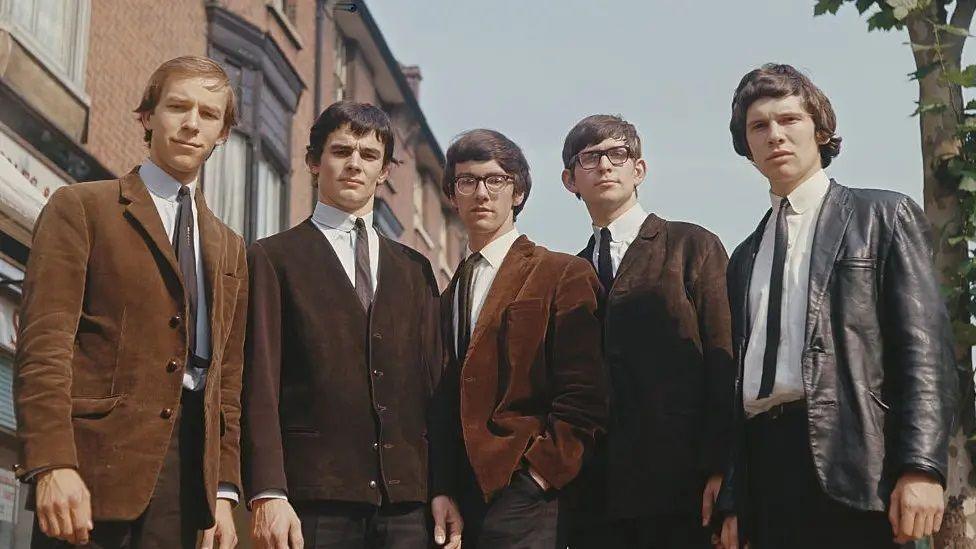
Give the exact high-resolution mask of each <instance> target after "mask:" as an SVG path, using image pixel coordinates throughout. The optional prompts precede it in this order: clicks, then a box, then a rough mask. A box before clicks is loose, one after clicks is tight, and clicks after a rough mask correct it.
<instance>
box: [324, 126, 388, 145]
mask: <svg viewBox="0 0 976 549" xmlns="http://www.w3.org/2000/svg"><path fill="white" fill-rule="evenodd" d="M325 142H326V144H328V145H348V146H351V147H355V146H358V147H361V148H372V149H377V150H382V149H383V142H382V141H380V136H379V134H377V133H376V131H371V132H366V133H365V134H363V135H356V134H355V133H353V131H352V127H351V126H350V125H349V124H343V125H341V126H339V127H338V128H336V129H335V130H334V131H333V132H332V133H330V134H329V137H328V138H327V139H326V140H325Z"/></svg>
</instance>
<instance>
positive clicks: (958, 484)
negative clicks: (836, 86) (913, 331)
mask: <svg viewBox="0 0 976 549" xmlns="http://www.w3.org/2000/svg"><path fill="white" fill-rule="evenodd" d="M972 3H973V0H968V1H967V0H959V1H958V2H957V3H956V4H957V5H956V10H955V13H954V14H953V16H952V19H951V23H952V24H953V25H957V26H960V27H963V28H967V29H968V28H969V24H970V21H971V19H972V7H973V6H972V5H971V4H972ZM926 18H927V19H928V21H926ZM947 19H948V17H947V14H946V9H945V6H944V3H943V2H931V3H930V4H929V6H928V7H927V8H925V9H924V11H923V12H922V13H915V14H913V15H911V16H909V18H908V19H907V20H906V25H907V27H908V35H909V37H910V39H911V42H912V44H916V45H922V46H926V45H932V44H934V43H935V40H936V36H935V31H934V29H933V27H932V25H931V21H935V22H938V23H940V24H945V23H947V22H950V21H947ZM938 38H939V39H940V40H941V43H942V45H943V49H942V51H943V57H942V60H941V62H942V63H944V67H943V68H945V69H946V70H958V69H959V65H960V61H961V58H962V46H963V44H964V41H965V37H959V36H955V35H950V34H948V33H941V34H940V36H939V37H938ZM914 56H915V65H916V67H917V68H923V67H927V66H929V65H931V64H932V63H935V62H940V59H939V58H938V56H937V54H936V51H935V50H933V49H921V48H916V49H915V51H914ZM942 74H943V73H942V71H941V70H936V71H932V72H930V73H929V74H928V75H927V76H925V77H924V78H922V79H920V80H919V101H920V103H921V104H932V103H936V102H940V103H943V104H945V105H947V106H948V108H947V109H945V110H943V111H941V112H927V113H924V114H922V115H920V116H919V125H920V130H921V138H922V139H921V141H922V169H923V205H924V208H925V213H926V215H927V217H928V219H929V222H930V223H931V224H932V229H933V235H934V237H935V241H936V242H935V244H936V246H935V249H936V253H935V266H936V269H937V270H938V272H939V275H940V280H942V282H943V283H946V282H949V283H954V278H953V277H952V274H953V273H955V271H956V269H957V266H958V265H959V264H960V263H961V262H962V261H963V260H964V259H965V258H966V256H967V250H966V246H965V245H957V246H949V245H948V243H947V242H946V240H945V235H946V234H947V232H950V231H953V230H958V228H959V227H960V208H959V198H958V196H957V185H958V183H957V182H956V181H954V180H952V179H951V178H949V177H946V176H945V175H944V171H942V170H940V169H939V168H940V166H941V165H942V163H943V162H944V161H945V160H946V159H947V158H948V157H951V156H954V155H956V154H957V153H958V151H959V146H960V143H959V139H958V137H957V134H956V127H957V124H958V123H959V120H960V118H959V117H960V114H961V113H962V109H963V101H962V93H961V89H960V88H959V86H956V85H948V84H947V83H945V82H941V81H940V80H939V79H940V77H941V76H942ZM940 176H941V177H940ZM967 292H968V289H967ZM947 305H948V307H949V315H950V317H951V319H952V320H953V321H956V320H962V321H964V322H969V313H968V311H967V295H963V296H962V297H961V298H960V299H958V300H954V301H953V302H950V303H948V304H947ZM970 353H971V350H970V347H968V346H965V345H956V360H957V361H959V363H960V364H971V361H972V359H971V355H970ZM954 373H955V372H954ZM965 442H966V434H965V433H964V432H963V431H962V430H961V429H960V431H959V432H957V433H956V434H955V435H954V436H953V438H952V439H951V440H950V447H949V475H948V478H947V479H946V481H947V485H948V486H947V494H948V503H947V505H946V512H945V517H944V519H943V523H942V529H941V531H940V532H939V533H938V534H937V535H936V536H935V539H934V542H935V543H934V546H935V547H936V548H940V549H941V548H946V549H965V548H976V492H974V489H973V487H972V486H971V485H970V482H969V476H970V471H971V470H972V461H971V457H970V455H969V452H968V451H967V449H966V445H965Z"/></svg>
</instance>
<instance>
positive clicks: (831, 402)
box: [719, 64, 958, 549]
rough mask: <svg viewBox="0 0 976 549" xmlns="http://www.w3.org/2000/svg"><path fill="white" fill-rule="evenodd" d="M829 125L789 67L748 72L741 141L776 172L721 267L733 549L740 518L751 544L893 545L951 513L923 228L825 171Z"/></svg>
mask: <svg viewBox="0 0 976 549" xmlns="http://www.w3.org/2000/svg"><path fill="white" fill-rule="evenodd" d="M835 128H836V118H835V116H834V112H833V109H832V108H831V106H830V101H829V100H828V99H827V97H826V96H824V94H823V92H821V91H820V90H819V89H818V88H817V87H816V86H814V84H813V83H812V82H811V81H810V80H809V79H808V78H807V77H806V76H804V75H803V74H801V73H799V72H798V71H797V70H796V69H794V68H793V67H791V66H789V65H772V64H770V65H765V66H763V67H762V68H760V69H756V70H754V71H751V72H750V73H748V74H746V76H745V77H744V78H743V79H742V81H741V82H740V83H739V87H738V88H737V89H736V92H735V97H734V99H733V101H732V121H731V124H730V129H731V131H732V140H733V144H734V146H735V150H736V152H737V153H739V154H740V155H742V156H745V157H746V158H748V159H750V160H751V161H752V162H753V164H755V166H756V168H757V169H759V171H760V172H761V173H762V174H763V175H764V176H765V177H766V178H767V179H768V180H769V185H770V199H771V203H772V209H771V210H770V211H769V212H768V213H767V214H766V217H765V218H764V219H763V221H762V222H761V223H760V225H759V228H758V229H757V230H756V231H755V232H754V233H753V234H752V235H750V236H749V237H748V238H747V239H746V240H745V242H743V243H742V244H740V245H739V247H738V248H736V250H735V252H733V254H732V258H731V260H730V262H729V268H728V285H729V301H730V304H731V307H732V328H733V329H732V338H733V339H732V342H733V348H734V349H735V356H736V359H737V364H738V367H739V377H738V385H737V395H736V396H737V401H736V403H737V405H736V407H735V410H734V411H735V414H736V416H737V421H736V424H737V430H736V436H737V438H736V444H735V451H734V456H735V457H734V464H733V466H732V468H731V470H730V472H729V473H727V474H726V477H725V484H724V485H723V489H722V493H721V494H720V497H719V508H720V509H721V511H722V512H724V513H729V514H730V515H729V516H727V518H726V519H725V522H724V527H723V532H722V542H723V544H724V545H725V547H728V548H735V547H737V546H738V527H739V520H737V517H738V518H741V519H742V526H743V537H745V538H748V539H747V540H745V541H749V542H750V543H751V545H752V547H754V548H756V549H767V548H772V549H776V548H790V549H793V548H803V547H858V548H871V549H873V548H879V547H896V546H897V545H896V544H897V543H904V542H906V541H908V540H912V539H919V538H921V537H923V536H927V535H930V534H931V533H932V532H933V531H936V530H938V528H939V525H940V523H941V520H942V511H943V507H944V504H943V489H944V486H945V481H946V467H947V457H948V456H947V453H948V452H947V446H948V438H949V436H950V433H951V429H952V424H953V417H952V416H953V412H954V409H955V403H956V399H957V394H956V393H957V382H958V381H957V379H956V375H955V373H954V371H953V352H952V345H951V341H950V337H949V333H948V317H947V314H946V310H945V307H944V306H943V304H942V298H941V297H940V295H939V286H938V282H937V280H936V276H935V272H934V269H933V266H932V248H931V244H930V236H931V235H930V233H929V229H928V224H927V223H926V220H925V215H924V214H923V212H922V210H921V209H920V208H919V207H918V206H917V205H916V204H915V203H914V202H913V201H912V200H911V199H910V198H908V197H906V196H904V195H901V194H898V193H893V192H888V191H877V190H866V189H851V188H848V187H844V186H842V185H839V184H838V183H837V182H835V181H833V180H829V179H828V178H827V176H826V175H825V174H824V172H823V168H825V167H826V166H827V165H828V164H830V161H831V159H832V158H833V157H835V156H837V154H838V153H839V152H840V138H839V137H837V136H836V135H835V133H834V132H835ZM885 511H887V516H886V515H885Z"/></svg>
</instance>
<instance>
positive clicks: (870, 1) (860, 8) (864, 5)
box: [857, 0, 877, 15]
mask: <svg viewBox="0 0 976 549" xmlns="http://www.w3.org/2000/svg"><path fill="white" fill-rule="evenodd" d="M876 3H877V2H876V0H857V13H860V14H861V15H864V12H866V11H868V9H870V8H871V6H873V5H875V4H876Z"/></svg>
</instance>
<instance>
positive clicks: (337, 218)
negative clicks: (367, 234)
mask: <svg viewBox="0 0 976 549" xmlns="http://www.w3.org/2000/svg"><path fill="white" fill-rule="evenodd" d="M356 217H357V216H355V215H353V214H351V213H348V212H344V211H342V210H340V209H339V208H336V207H334V206H329V205H328V204H324V203H322V202H316V203H315V211H313V212H312V219H313V220H314V221H316V222H318V223H319V224H320V225H324V226H326V227H329V228H330V229H335V230H337V231H343V232H349V231H351V230H353V229H354V228H355V227H356ZM362 218H363V223H365V224H366V228H370V227H372V226H373V212H372V211H370V212H368V213H367V214H366V215H363V216H362Z"/></svg>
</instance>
